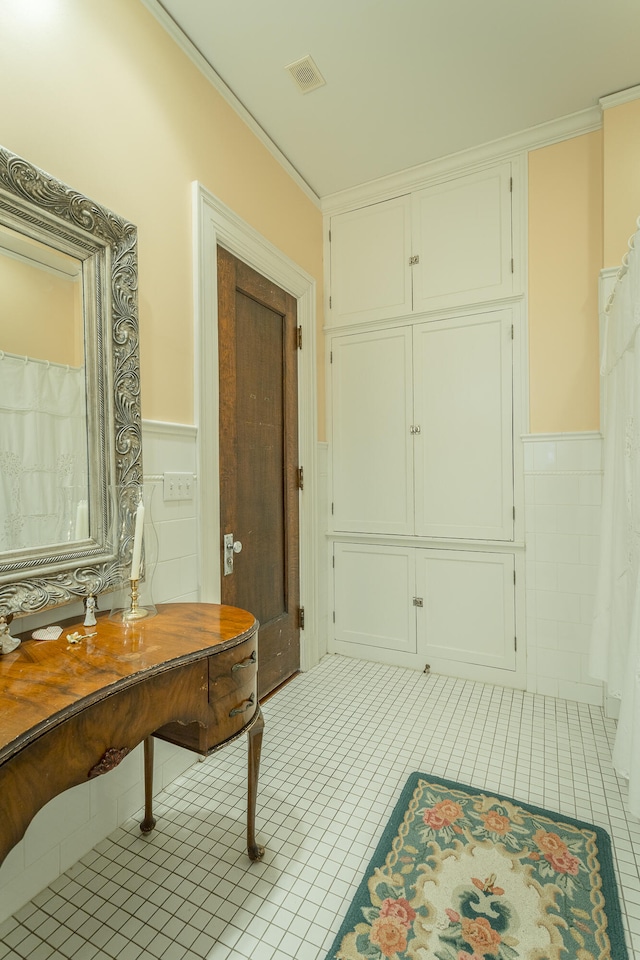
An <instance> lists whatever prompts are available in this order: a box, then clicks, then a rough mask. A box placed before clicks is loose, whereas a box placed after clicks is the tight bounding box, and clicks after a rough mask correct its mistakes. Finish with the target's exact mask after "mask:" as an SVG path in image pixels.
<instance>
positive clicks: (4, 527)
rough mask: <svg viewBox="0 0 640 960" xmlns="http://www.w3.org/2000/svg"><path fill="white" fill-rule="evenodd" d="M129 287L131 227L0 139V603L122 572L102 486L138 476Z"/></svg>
mask: <svg viewBox="0 0 640 960" xmlns="http://www.w3.org/2000/svg"><path fill="white" fill-rule="evenodd" d="M137 290H138V260H137V231H136V228H135V226H134V225H133V224H132V223H130V222H129V221H127V220H125V219H123V218H122V217H120V216H118V215H117V214H115V213H113V211H111V210H108V209H107V208H106V207H103V206H102V205H101V204H99V203H96V201H94V200H91V199H90V198H89V197H86V196H84V195H83V194H81V193H78V191H77V190H73V189H72V188H71V187H68V186H67V185H66V184H64V183H62V182H61V181H59V180H56V179H55V178H54V177H52V176H50V175H49V174H47V173H44V172H43V171H42V170H39V169H38V167H35V166H33V164H31V163H29V162H28V161H27V160H24V159H23V158H22V157H18V156H16V155H15V154H13V153H11V152H10V151H8V150H6V149H5V148H4V147H0V614H1V613H2V612H3V611H4V612H5V613H7V612H8V613H13V614H16V615H20V614H26V613H34V612H36V611H41V610H45V609H48V608H49V607H54V606H57V605H58V604H64V603H69V602H71V601H72V600H75V599H78V598H81V597H86V596H88V595H89V594H90V593H92V594H94V595H95V594H99V593H101V592H103V591H105V590H111V589H113V588H114V587H116V586H118V585H119V583H120V582H121V581H122V580H123V578H126V574H125V572H124V571H123V570H122V569H121V565H120V563H119V558H118V556H117V554H116V552H115V551H114V549H113V545H112V543H111V538H110V536H109V531H110V522H111V515H112V509H111V504H110V499H109V491H110V489H111V488H112V487H114V488H117V489H118V490H122V491H124V492H125V493H127V494H128V493H129V492H130V491H131V490H132V489H135V488H137V487H138V486H139V485H140V484H141V483H142V435H141V422H140V363H139V355H138V299H137ZM123 496H124V494H123ZM116 508H117V505H116ZM133 533H134V531H133V528H131V529H129V528H127V531H126V534H127V536H129V537H133Z"/></svg>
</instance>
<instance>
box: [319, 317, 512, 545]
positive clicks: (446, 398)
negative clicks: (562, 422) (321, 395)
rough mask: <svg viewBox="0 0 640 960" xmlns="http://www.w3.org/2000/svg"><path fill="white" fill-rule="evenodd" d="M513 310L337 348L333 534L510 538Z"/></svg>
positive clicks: (347, 341) (350, 340) (353, 340)
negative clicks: (334, 532)
mask: <svg viewBox="0 0 640 960" xmlns="http://www.w3.org/2000/svg"><path fill="white" fill-rule="evenodd" d="M511 327H512V313H511V310H510V309H504V310H494V311H490V312H487V313H478V314H472V315H468V316H464V317H458V318H455V319H449V320H442V321H432V322H428V323H421V324H417V325H415V326H407V327H394V328H392V329H388V330H380V331H376V332H370V333H353V334H348V335H344V336H336V337H334V338H333V339H332V341H331V357H332V359H331V382H332V402H333V417H332V427H331V431H332V433H331V440H332V454H333V469H332V476H333V490H332V502H333V518H332V520H333V529H334V530H335V531H336V532H350V533H351V532H353V533H355V532H358V533H377V534H400V535H417V536H423V537H438V538H447V539H458V540H459V539H465V540H511V539H513V457H512V444H513V426H512V356H511V355H512V339H511V336H512V333H511Z"/></svg>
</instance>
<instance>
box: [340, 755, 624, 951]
mask: <svg viewBox="0 0 640 960" xmlns="http://www.w3.org/2000/svg"><path fill="white" fill-rule="evenodd" d="M385 958H390V960H405V958H411V960H486V958H489V960H516V958H518V960H627V958H628V954H627V950H626V947H625V942H624V932H623V929H622V921H621V917H620V906H619V903H618V895H617V890H616V881H615V876H614V872H613V863H612V859H611V844H610V840H609V837H608V835H607V834H606V833H605V831H604V830H601V829H600V828H599V827H594V826H591V825H589V824H586V823H580V822H579V821H577V820H571V819H569V818H567V817H563V816H561V815H560V814H554V813H551V812H549V811H548V810H540V809H538V808H537V807H531V806H527V805H526V804H523V803H517V802H516V801H515V800H509V799H507V798H506V797H501V796H495V795H492V794H490V793H481V792H480V791H478V790H474V789H473V788H472V787H464V786H461V785H460V784H455V783H451V782H449V781H447V780H440V779H438V778H437V777H431V776H429V775H427V774H422V773H414V774H412V775H411V777H410V778H409V780H408V781H407V784H406V786H405V788H404V790H403V792H402V795H401V797H400V799H399V801H398V803H397V804H396V807H395V810H394V812H393V814H392V817H391V820H390V821H389V824H388V825H387V828H386V830H385V832H384V834H383V836H382V839H381V841H380V843H379V844H378V847H377V849H376V852H375V855H374V857H373V859H372V861H371V863H370V865H369V869H368V871H367V874H366V876H365V878H364V879H363V881H362V883H361V884H360V887H359V888H358V891H357V893H356V896H355V898H354V901H353V903H352V904H351V907H350V908H349V912H348V914H347V917H346V919H345V921H344V923H343V925H342V927H341V929H340V932H339V933H338V935H337V937H336V940H335V942H334V945H333V948H332V949H331V951H330V953H329V954H328V956H327V960H385Z"/></svg>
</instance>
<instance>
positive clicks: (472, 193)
mask: <svg viewBox="0 0 640 960" xmlns="http://www.w3.org/2000/svg"><path fill="white" fill-rule="evenodd" d="M510 183H511V165H510V164H508V163H505V164H501V165H500V166H496V167H492V168H491V169H488V170H485V171H483V172H482V173H476V174H471V175H470V176H467V177H458V178H457V179H455V180H449V181H447V182H446V183H440V184H437V185H435V186H432V187H427V188H426V189H424V190H420V191H419V192H418V193H415V194H414V195H413V232H414V244H413V252H414V254H417V255H419V257H420V261H419V263H417V264H416V265H415V266H414V267H412V274H413V308H414V311H418V312H421V311H425V310H433V309H434V308H436V309H437V308H439V307H453V306H459V305H462V304H467V303H469V304H470V303H478V302H480V301H483V300H485V301H486V300H495V299H497V298H498V297H505V296H509V295H510V294H511V293H512V292H513V274H512V272H511V258H512V255H513V254H512V244H511V189H510Z"/></svg>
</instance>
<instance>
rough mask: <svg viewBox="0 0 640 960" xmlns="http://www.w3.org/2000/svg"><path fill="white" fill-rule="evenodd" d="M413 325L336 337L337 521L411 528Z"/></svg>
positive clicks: (337, 524) (371, 528) (366, 528)
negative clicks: (411, 326)
mask: <svg viewBox="0 0 640 960" xmlns="http://www.w3.org/2000/svg"><path fill="white" fill-rule="evenodd" d="M411 342H412V336H411V328H410V327H398V328H394V329H393V330H384V331H379V332H376V333H366V334H353V335H351V336H348V337H336V338H334V339H333V341H332V344H331V349H332V355H333V360H332V364H331V377H332V402H333V422H332V452H333V494H332V500H333V527H334V530H342V531H361V532H363V533H400V534H410V533H413V527H414V523H413V462H412V457H413V450H412V436H411V434H410V426H411V423H412V420H411V410H412V406H411Z"/></svg>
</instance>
